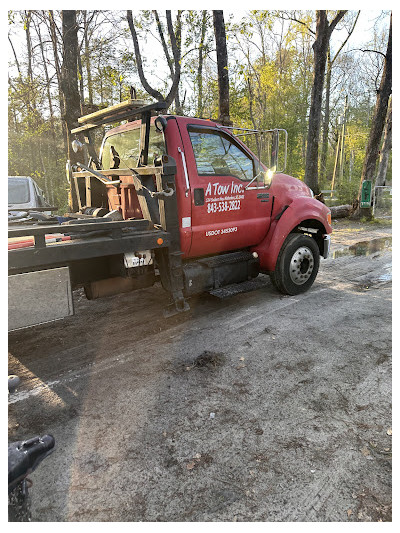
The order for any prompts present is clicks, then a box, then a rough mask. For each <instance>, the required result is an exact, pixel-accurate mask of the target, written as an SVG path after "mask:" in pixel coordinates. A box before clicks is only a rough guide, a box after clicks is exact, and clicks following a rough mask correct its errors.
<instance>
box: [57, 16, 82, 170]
mask: <svg viewBox="0 0 400 533" xmlns="http://www.w3.org/2000/svg"><path fill="white" fill-rule="evenodd" d="M62 35H63V45H64V46H63V64H62V67H61V89H62V92H63V94H64V101H65V113H64V116H63V119H64V121H65V123H66V126H67V139H68V147H67V150H68V159H69V160H70V161H71V162H72V161H73V162H76V161H77V159H76V157H77V156H76V154H75V153H74V152H73V150H72V147H71V130H72V129H73V128H77V127H78V126H79V124H78V118H79V116H80V96H79V90H78V25H77V22H76V11H73V10H68V11H62Z"/></svg>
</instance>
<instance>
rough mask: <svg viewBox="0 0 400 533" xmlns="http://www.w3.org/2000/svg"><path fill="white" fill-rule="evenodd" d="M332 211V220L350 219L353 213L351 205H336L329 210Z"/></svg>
mask: <svg viewBox="0 0 400 533" xmlns="http://www.w3.org/2000/svg"><path fill="white" fill-rule="evenodd" d="M329 209H330V211H331V215H332V218H345V217H348V216H349V215H350V213H351V210H352V206H351V205H335V206H332V207H330V208H329Z"/></svg>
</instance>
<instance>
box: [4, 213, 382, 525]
mask: <svg viewBox="0 0 400 533" xmlns="http://www.w3.org/2000/svg"><path fill="white" fill-rule="evenodd" d="M360 242H361V243H363V244H361V245H358V246H355V245H356V243H360ZM166 301H167V298H166V294H165V293H164V292H163V291H162V290H160V289H159V288H158V287H153V288H151V289H146V290H142V291H139V292H137V293H133V294H125V295H119V296H115V297H109V298H105V299H103V300H98V301H92V302H89V301H87V300H86V299H85V298H84V296H83V295H82V294H80V293H78V294H76V296H75V311H76V315H75V316H74V317H70V318H69V319H66V320H64V321H59V322H56V323H52V324H46V325H42V326H38V327H36V328H31V329H27V330H23V331H17V332H13V333H11V334H10V335H9V373H12V374H17V375H19V376H20V378H21V386H20V387H19V390H18V391H17V392H16V393H13V394H11V395H10V396H9V440H10V441H14V440H20V439H24V438H28V437H32V436H33V435H35V434H44V433H52V434H53V435H54V436H55V439H56V450H55V451H54V453H53V454H52V455H51V456H49V457H48V458H47V459H46V460H45V461H44V462H43V463H42V464H41V465H40V466H39V468H38V469H37V470H36V471H35V472H34V473H33V474H32V476H31V479H32V481H33V487H32V489H31V491H30V494H31V496H32V513H33V520H35V521H146V522H149V521H152V522H153V521H154V522H155V521H163V522H175V521H179V522H184V521H196V522H202V521H214V522H215V521H227V522H228V521H238V522H241V521H248V522H255V521H276V522H278V521H279V522H300V521H310V522H312V521H320V522H321V521H339V522H363V521H390V520H391V455H392V441H391V439H392V437H391V427H392V426H391V424H392V423H391V228H390V227H389V226H385V225H382V224H378V225H371V224H365V225H362V224H360V223H355V222H351V223H350V222H348V221H335V222H334V233H333V246H332V257H331V258H329V259H327V260H323V261H321V268H320V273H319V275H318V277H317V280H316V282H315V284H314V286H313V287H312V289H311V290H310V291H309V292H307V293H305V294H303V295H300V296H296V297H286V296H282V295H280V294H278V293H277V292H276V291H275V289H274V288H273V286H272V285H271V283H270V281H269V278H268V277H266V276H259V278H257V279H256V280H254V281H252V282H249V283H248V284H247V285H245V286H244V287H241V288H238V287H236V288H233V287H231V288H228V289H224V290H219V291H215V293H214V294H213V295H211V294H205V295H202V296H200V297H198V298H192V299H191V301H190V305H191V311H190V312H189V313H186V314H185V315H181V316H176V317H172V318H170V319H164V318H163V317H162V312H161V310H162V308H163V306H164V305H165V304H166Z"/></svg>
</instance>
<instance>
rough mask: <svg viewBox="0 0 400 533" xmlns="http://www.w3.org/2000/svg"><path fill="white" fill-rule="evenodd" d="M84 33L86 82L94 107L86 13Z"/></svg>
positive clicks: (90, 101) (90, 100)
mask: <svg viewBox="0 0 400 533" xmlns="http://www.w3.org/2000/svg"><path fill="white" fill-rule="evenodd" d="M83 32H84V42H85V54H84V62H85V69H86V81H87V87H88V93H89V104H90V105H93V84H92V72H91V70H90V50H89V36H88V23H87V19H86V11H84V12H83Z"/></svg>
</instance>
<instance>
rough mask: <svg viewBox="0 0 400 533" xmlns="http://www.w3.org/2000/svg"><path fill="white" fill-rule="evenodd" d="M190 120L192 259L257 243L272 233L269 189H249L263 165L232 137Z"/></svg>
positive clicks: (186, 131)
mask: <svg viewBox="0 0 400 533" xmlns="http://www.w3.org/2000/svg"><path fill="white" fill-rule="evenodd" d="M189 121H190V119H186V124H182V123H181V124H180V130H181V135H182V139H183V141H184V145H185V154H186V158H187V163H188V174H189V182H190V194H191V200H192V219H191V226H192V243H191V248H190V252H189V256H190V257H200V256H204V255H209V254H215V253H219V252H224V251H229V250H238V249H241V248H247V247H250V246H253V245H255V244H258V243H259V242H260V241H261V240H262V239H263V238H264V237H265V235H266V233H267V231H268V229H269V225H270V213H271V200H272V196H271V197H270V194H269V192H268V189H256V188H247V189H246V186H249V185H250V182H251V181H252V180H253V179H254V178H255V176H256V173H257V172H258V171H259V162H258V161H257V160H256V158H255V156H254V155H253V154H252V153H251V152H250V151H249V150H248V149H247V148H246V147H245V146H244V145H243V144H242V143H240V142H239V141H238V140H237V139H236V138H235V137H233V136H232V135H230V134H229V133H227V132H225V131H222V130H221V129H220V128H218V127H216V126H204V125H198V124H197V125H196V124H190V122H189ZM253 185H254V184H253Z"/></svg>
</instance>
